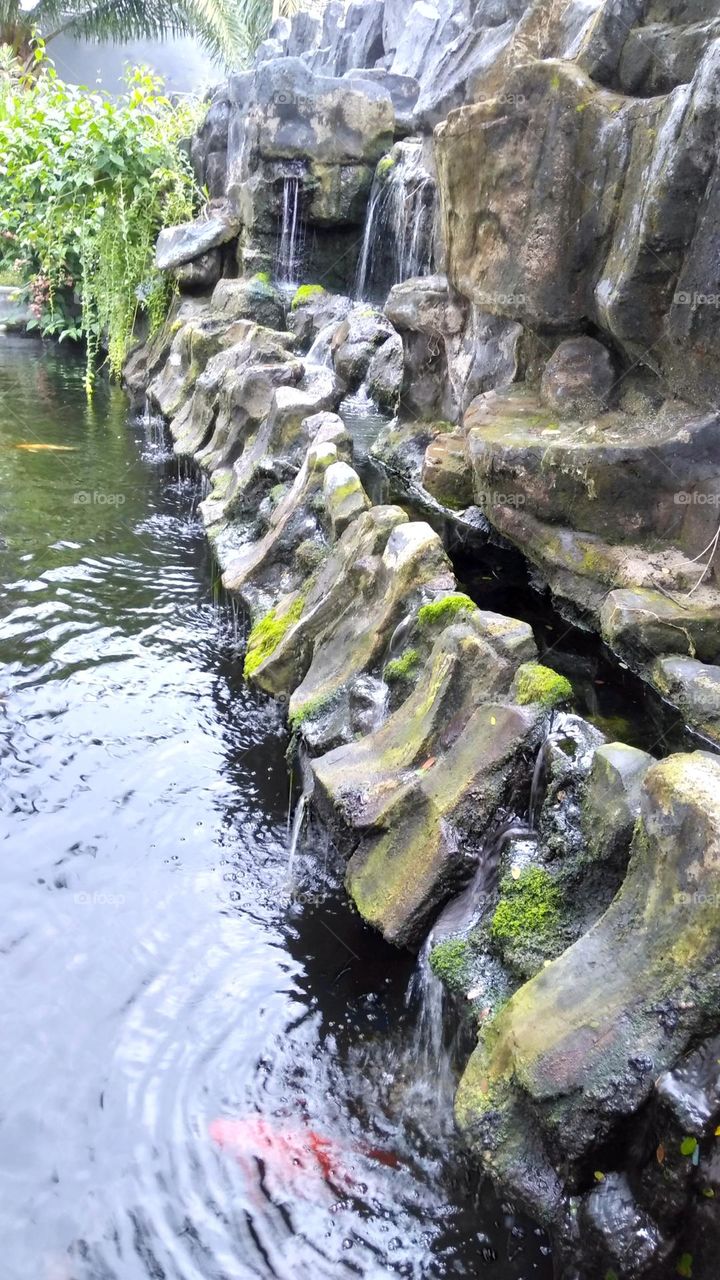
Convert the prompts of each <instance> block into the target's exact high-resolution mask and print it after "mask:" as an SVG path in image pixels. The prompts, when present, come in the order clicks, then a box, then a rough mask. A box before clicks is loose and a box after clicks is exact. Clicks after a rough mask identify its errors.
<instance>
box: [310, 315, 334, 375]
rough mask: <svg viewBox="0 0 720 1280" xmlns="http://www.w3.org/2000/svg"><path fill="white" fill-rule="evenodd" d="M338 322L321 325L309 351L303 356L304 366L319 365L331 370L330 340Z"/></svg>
mask: <svg viewBox="0 0 720 1280" xmlns="http://www.w3.org/2000/svg"><path fill="white" fill-rule="evenodd" d="M337 327H338V322H337V320H333V321H332V323H331V324H326V325H323V327H322V329H320V331H319V333H318V334H317V337H316V338H315V341H314V342H313V344H312V346H311V348H310V350H309V351H308V353H307V355H306V356H305V363H306V364H319V365H321V366H323V367H324V368H326V369H331V368H332V362H333V361H332V346H331V343H332V340H333V338H334V337H335V334H336V332H337Z"/></svg>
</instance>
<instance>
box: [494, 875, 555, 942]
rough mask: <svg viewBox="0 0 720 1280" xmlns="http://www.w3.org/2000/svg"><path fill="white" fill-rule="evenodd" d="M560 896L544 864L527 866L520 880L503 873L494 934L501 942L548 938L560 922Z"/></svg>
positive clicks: (496, 939) (496, 940)
mask: <svg viewBox="0 0 720 1280" xmlns="http://www.w3.org/2000/svg"><path fill="white" fill-rule="evenodd" d="M561 898H562V895H561V893H560V890H559V888H558V886H557V884H556V883H555V881H554V880H553V878H552V876H551V875H550V874H549V872H547V871H545V870H544V869H543V868H542V867H526V869H525V870H524V871H522V872H521V873H520V875H519V876H518V878H517V880H514V879H513V878H512V876H504V877H503V879H502V881H501V884H500V901H499V903H498V905H497V907H496V908H495V914H494V916H493V918H492V923H491V925H490V934H491V937H492V938H493V940H494V941H495V942H498V943H503V942H512V941H515V940H516V939H526V938H532V939H533V940H535V941H541V940H543V939H546V938H548V937H549V935H550V934H551V933H552V932H553V930H554V929H555V928H556V927H557V926H558V925H559V923H560V904H561Z"/></svg>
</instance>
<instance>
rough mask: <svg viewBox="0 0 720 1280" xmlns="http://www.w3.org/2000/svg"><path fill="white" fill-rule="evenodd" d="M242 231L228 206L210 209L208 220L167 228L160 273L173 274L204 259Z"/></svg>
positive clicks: (159, 253) (159, 250)
mask: <svg viewBox="0 0 720 1280" xmlns="http://www.w3.org/2000/svg"><path fill="white" fill-rule="evenodd" d="M239 230H240V222H239V219H238V218H237V216H236V214H234V213H233V212H231V210H230V208H229V206H228V205H227V204H226V203H224V202H223V203H221V204H219V205H210V206H208V210H207V213H206V214H205V216H204V217H202V218H198V219H197V221H195V222H185V223H183V224H182V225H181V226H177V227H165V228H164V229H163V230H162V231H161V232H160V235H159V236H158V241H157V247H156V249H155V263H156V265H157V268H158V271H172V270H173V269H174V268H176V267H181V266H183V265H184V263H186V262H192V260H193V258H200V257H202V256H203V254H206V253H208V252H209V250H211V249H215V248H216V247H217V246H218V245H222V244H227V242H228V240H233V239H234V238H235V236H237V234H238V232H239Z"/></svg>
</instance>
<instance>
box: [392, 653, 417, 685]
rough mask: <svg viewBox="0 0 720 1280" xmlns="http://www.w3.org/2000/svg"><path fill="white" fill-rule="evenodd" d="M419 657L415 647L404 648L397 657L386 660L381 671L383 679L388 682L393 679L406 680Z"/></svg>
mask: <svg viewBox="0 0 720 1280" xmlns="http://www.w3.org/2000/svg"><path fill="white" fill-rule="evenodd" d="M419 658H420V654H419V653H418V651H417V649H406V650H405V652H404V653H403V654H402V655H401V656H400V657H399V658H393V660H392V662H388V664H387V666H386V667H385V669H384V671H383V676H384V678H385V680H387V682H388V684H392V683H393V681H394V680H407V679H408V678H409V677H410V676H411V675H412V673H413V671H414V670H415V668H416V666H417V664H418V660H419Z"/></svg>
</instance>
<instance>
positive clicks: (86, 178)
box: [0, 45, 201, 389]
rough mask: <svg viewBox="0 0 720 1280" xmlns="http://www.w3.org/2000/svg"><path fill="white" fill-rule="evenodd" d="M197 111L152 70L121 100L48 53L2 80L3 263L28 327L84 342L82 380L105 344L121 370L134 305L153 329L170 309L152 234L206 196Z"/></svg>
mask: <svg viewBox="0 0 720 1280" xmlns="http://www.w3.org/2000/svg"><path fill="white" fill-rule="evenodd" d="M39 47H40V52H41V53H42V47H41V45H40V46H39ZM198 115H199V108H198V105H197V104H196V103H195V102H192V101H184V102H182V103H181V104H179V105H178V104H173V103H171V102H170V100H169V99H168V98H167V97H165V96H164V94H163V92H162V83H161V81H159V80H158V78H157V77H156V76H154V75H153V74H152V73H151V72H150V71H148V69H147V68H135V69H134V70H132V71H131V72H130V73H129V75H128V80H127V91H126V93H125V94H124V95H123V96H121V97H120V98H117V99H110V98H109V97H108V96H106V95H105V94H101V93H98V92H95V91H90V90H87V89H81V88H78V87H76V86H73V85H67V84H65V83H63V81H62V80H60V79H59V78H58V76H57V75H56V73H55V71H54V70H53V68H52V66H51V65H50V64H49V63H48V62H47V60H45V59H44V54H43V61H42V65H41V70H40V73H39V74H37V75H36V77H35V78H33V79H32V80H30V79H29V78H28V77H24V78H9V79H8V80H6V81H4V82H0V272H3V271H4V272H5V273H6V274H12V276H13V277H14V278H16V279H18V280H19V281H21V282H22V283H23V285H24V287H25V289H26V291H27V295H28V298H29V301H30V306H31V310H32V313H33V320H32V322H31V324H32V326H33V327H35V328H37V329H38V330H39V331H40V332H41V333H42V334H44V335H54V336H57V337H59V338H60V340H63V339H74V340H82V341H84V343H85V347H86V352H87V373H86V382H87V386H88V389H91V388H92V385H93V381H94V378H95V374H96V370H97V368H98V365H99V363H100V359H101V356H102V354H103V353H104V354H105V359H106V361H107V366H108V368H109V371H110V374H111V376H113V377H118V376H119V374H120V372H121V369H122V366H123V363H124V360H125V357H126V355H127V351H128V347H129V344H130V341H131V339H132V335H133V332H134V330H135V327H136V324H137V320H138V316H139V314H140V313H144V314H145V316H146V317H147V321H148V325H149V328H150V330H151V332H152V331H153V330H155V329H156V328H157V327H158V326H159V325H160V324H161V323H162V320H163V318H164V316H165V314H166V313H167V307H168V304H169V301H170V297H171V294H172V283H171V282H170V281H169V280H168V278H167V276H165V275H163V274H161V273H160V272H158V271H157V270H156V268H155V265H154V248H155V240H156V238H157V234H158V231H159V230H160V228H161V227H162V226H165V225H169V224H172V223H176V222H182V221H185V220H187V219H188V218H190V217H192V215H193V212H194V211H195V209H196V207H197V204H198V202H199V200H200V198H201V193H200V192H199V191H198V189H197V186H196V184H195V181H194V178H193V174H192V169H191V166H190V162H189V160H188V157H187V154H186V151H185V150H184V149H183V147H182V146H181V143H182V141H183V139H186V138H187V137H188V136H189V135H190V134H191V133H192V131H193V129H194V128H195V127H196V126H197V123H198Z"/></svg>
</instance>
